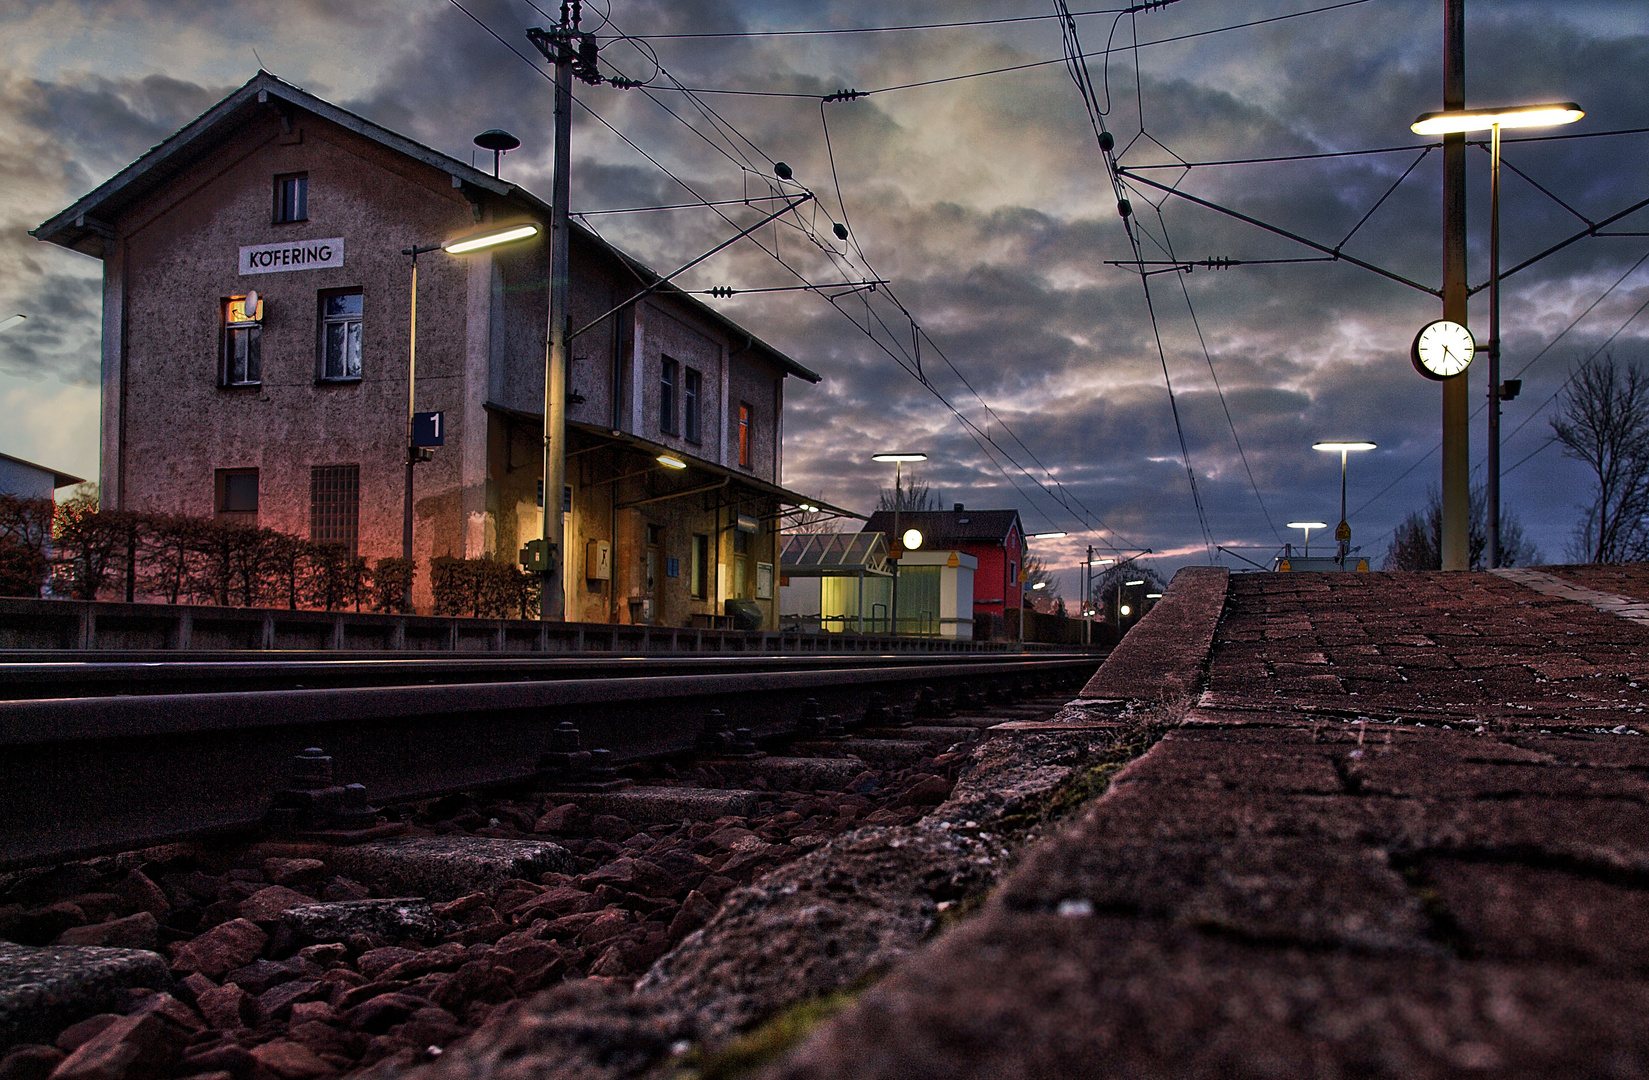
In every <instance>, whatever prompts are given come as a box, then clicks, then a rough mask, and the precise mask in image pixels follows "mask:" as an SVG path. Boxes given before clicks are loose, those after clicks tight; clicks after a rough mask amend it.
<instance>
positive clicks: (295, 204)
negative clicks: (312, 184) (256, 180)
mask: <svg viewBox="0 0 1649 1080" xmlns="http://www.w3.org/2000/svg"><path fill="white" fill-rule="evenodd" d="M308 220H309V175H308V174H307V173H293V174H291V175H290V176H277V177H275V224H276V225H280V224H283V223H285V222H288V221H308Z"/></svg>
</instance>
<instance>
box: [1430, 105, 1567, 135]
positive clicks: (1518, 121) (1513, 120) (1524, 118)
mask: <svg viewBox="0 0 1649 1080" xmlns="http://www.w3.org/2000/svg"><path fill="white" fill-rule="evenodd" d="M1585 115H1586V111H1585V110H1584V109H1582V108H1581V107H1580V106H1579V105H1576V104H1575V103H1574V102H1572V101H1559V102H1554V103H1552V104H1549V105H1518V106H1515V107H1513V108H1509V109H1449V110H1446V111H1444V112H1429V113H1421V114H1420V116H1419V117H1418V118H1417V119H1416V120H1415V121H1414V123H1412V124H1410V125H1409V130H1410V131H1412V132H1414V133H1415V134H1416V135H1456V134H1459V133H1462V132H1467V131H1488V130H1489V129H1491V128H1495V127H1502V128H1526V127H1554V126H1556V125H1558V124H1572V123H1574V122H1575V121H1576V120H1579V119H1580V118H1581V117H1583V116H1585Z"/></svg>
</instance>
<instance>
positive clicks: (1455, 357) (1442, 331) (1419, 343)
mask: <svg viewBox="0 0 1649 1080" xmlns="http://www.w3.org/2000/svg"><path fill="white" fill-rule="evenodd" d="M1476 352H1477V342H1476V341H1475V340H1474V339H1473V338H1472V332H1471V331H1470V330H1467V329H1466V328H1465V327H1464V326H1461V325H1460V324H1459V323H1457V322H1450V321H1449V320H1448V319H1438V320H1437V321H1436V322H1433V323H1427V324H1426V325H1425V326H1422V327H1421V328H1420V332H1419V333H1418V334H1416V335H1415V336H1414V347H1413V348H1412V349H1411V350H1409V358H1410V359H1411V360H1413V361H1414V370H1416V371H1418V372H1419V373H1420V374H1422V375H1424V376H1425V377H1426V378H1428V379H1447V378H1451V377H1453V376H1455V375H1458V374H1460V373H1461V372H1462V371H1465V370H1466V368H1467V366H1468V365H1470V364H1471V362H1472V356H1473V355H1474V354H1475V353H1476Z"/></svg>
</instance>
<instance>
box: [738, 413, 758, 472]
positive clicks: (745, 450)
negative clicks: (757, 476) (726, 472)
mask: <svg viewBox="0 0 1649 1080" xmlns="http://www.w3.org/2000/svg"><path fill="white" fill-rule="evenodd" d="M754 420H755V409H753V408H751V406H750V403H749V402H748V401H741V402H739V464H740V465H741V466H743V467H744V468H746V469H748V468H749V467H750V453H751V449H752V448H751V446H750V438H751V434H752V432H751V431H750V425H751V423H752V422H753V421H754Z"/></svg>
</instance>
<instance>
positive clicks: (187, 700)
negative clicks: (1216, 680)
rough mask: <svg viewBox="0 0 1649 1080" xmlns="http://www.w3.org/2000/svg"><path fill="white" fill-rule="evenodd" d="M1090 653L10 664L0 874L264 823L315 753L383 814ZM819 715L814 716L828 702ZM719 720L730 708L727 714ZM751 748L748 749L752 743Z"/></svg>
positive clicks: (1020, 681) (761, 738) (773, 737)
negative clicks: (571, 761) (301, 760)
mask: <svg viewBox="0 0 1649 1080" xmlns="http://www.w3.org/2000/svg"><path fill="white" fill-rule="evenodd" d="M1102 659H1103V657H1100V656H1097V655H1095V654H1084V655H1057V654H1034V655H1031V656H1024V655H1013V654H983V655H979V654H975V655H962V656H936V655H927V656H920V655H919V656H875V657H865V656H854V657H820V656H761V657H715V658H711V657H692V658H648V657H641V658H624V657H605V658H601V659H597V660H591V659H587V658H582V657H581V658H576V659H572V658H540V659H532V658H497V659H490V658H489V659H457V658H440V659H433V660H410V659H399V658H396V659H366V660H363V659H345V660H337V659H332V660H318V659H297V660H278V661H268V660H256V661H245V660H222V661H204V662H203V661H199V660H190V661H144V660H138V661H133V660H104V659H93V660H79V659H77V660H75V661H72V662H67V661H64V660H62V659H60V658H32V659H30V660H27V661H18V662H14V663H5V664H0V696H4V697H5V698H7V699H8V700H0V800H3V802H4V813H0V869H5V868H12V867H19V866H27V865H36V864H41V863H47V862H54V861H61V860H64V859H70V858H76V857H83V856H87V855H91V854H95V853H99V852H105V851H114V850H125V849H132V848H139V847H144V846H147V845H152V844H156V843H162V842H166V841H169V840H176V839H182V838H187V837H193V836H201V835H207V834H214V833H225V832H233V831H237V830H249V829H254V828H256V827H258V826H259V824H260V823H261V822H263V821H264V820H265V817H266V815H267V813H268V811H269V809H270V807H271V805H272V803H273V801H274V799H275V796H276V793H277V792H278V791H279V790H281V789H282V787H283V786H290V783H291V772H292V768H293V762H294V760H295V758H296V757H297V755H298V754H299V753H300V751H302V750H304V749H305V748H308V747H322V748H324V749H325V751H326V752H327V753H328V754H329V755H330V756H331V757H332V759H333V761H334V763H335V777H334V779H335V781H336V783H337V784H338V785H345V784H356V783H358V784H361V785H363V786H364V788H365V795H366V798H367V799H369V800H370V801H371V802H373V803H375V804H386V803H404V802H409V801H416V800H419V799H429V798H434V797H438V796H441V795H444V794H448V793H452V792H459V791H467V790H476V789H480V788H486V787H490V786H498V785H526V784H530V783H532V782H533V781H534V780H535V778H538V777H540V775H541V765H542V762H543V759H544V755H545V754H547V753H552V754H553V753H557V752H565V751H566V750H567V743H566V736H565V734H563V733H561V732H564V729H563V728H562V725H564V724H571V725H573V727H575V728H576V729H577V731H578V732H579V738H580V744H581V748H582V749H583V750H591V749H602V750H606V751H607V752H608V756H610V759H611V761H612V763H613V765H615V766H619V767H622V766H624V765H627V764H630V763H634V762H639V761H642V760H644V759H649V758H661V757H670V756H673V755H688V754H691V753H692V751H693V749H694V747H695V744H697V743H698V742H699V741H700V737H701V735H702V734H703V733H704V732H705V730H706V726H707V723H710V724H714V723H716V722H718V721H716V720H715V719H714V718H716V717H718V716H720V717H727V718H731V719H730V720H728V721H725V722H724V723H725V726H726V727H727V728H729V729H730V733H731V732H734V731H738V730H739V729H745V730H747V731H748V736H747V737H748V739H749V740H751V741H754V742H756V743H768V744H774V743H779V742H782V741H783V740H785V739H786V738H787V737H791V736H794V735H795V734H796V733H797V731H798V728H799V725H801V724H802V723H803V717H804V715H811V713H812V712H815V711H816V712H818V713H820V714H823V715H836V714H839V715H841V716H842V717H843V718H844V719H845V720H846V721H847V722H848V723H849V724H852V723H854V722H856V721H859V720H861V719H862V718H863V717H864V715H865V711H866V706H867V703H868V702H869V701H870V700H871V695H873V694H880V695H882V696H883V698H885V699H886V700H887V701H889V702H890V703H892V704H893V705H894V706H895V707H896V708H897V706H899V705H900V704H904V703H910V704H914V702H915V699H916V697H917V695H918V693H919V692H920V691H921V690H922V689H923V688H924V687H935V688H937V691H938V693H940V694H947V695H948V694H950V693H952V692H953V691H954V689H955V688H956V687H958V686H965V687H969V688H970V689H982V688H985V687H987V686H989V687H993V688H995V689H996V690H997V691H998V692H999V693H1010V694H1011V693H1013V692H1014V691H1015V690H1018V691H1020V692H1027V691H1029V690H1032V689H1035V688H1044V687H1049V686H1055V685H1070V686H1074V685H1079V684H1080V681H1081V680H1083V679H1086V677H1087V676H1088V675H1090V674H1091V673H1092V672H1093V670H1094V669H1095V668H1096V667H1097V666H1098V664H1099V663H1100V661H1101V660H1102ZM814 703H816V704H814ZM718 710H719V713H718V712H717V711H718ZM739 737H740V738H741V739H742V738H745V737H746V736H742V735H741V736H739Z"/></svg>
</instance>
